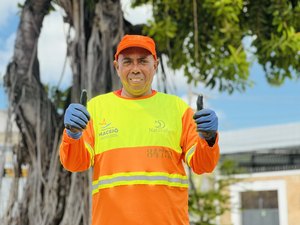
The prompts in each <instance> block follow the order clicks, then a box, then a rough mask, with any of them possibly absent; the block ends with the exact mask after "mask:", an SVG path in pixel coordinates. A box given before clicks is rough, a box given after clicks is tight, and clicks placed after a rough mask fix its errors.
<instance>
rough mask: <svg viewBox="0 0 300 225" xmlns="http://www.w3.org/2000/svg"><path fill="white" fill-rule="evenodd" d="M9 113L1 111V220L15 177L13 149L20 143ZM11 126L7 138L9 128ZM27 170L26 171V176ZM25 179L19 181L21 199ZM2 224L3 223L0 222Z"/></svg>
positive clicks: (16, 129)
mask: <svg viewBox="0 0 300 225" xmlns="http://www.w3.org/2000/svg"><path fill="white" fill-rule="evenodd" d="M8 121H9V120H8V116H7V111H4V110H0V124H1V126H0V218H1V216H2V215H3V213H4V210H5V209H6V205H7V202H8V200H9V196H10V195H9V194H10V187H11V184H12V180H13V176H14V169H13V166H14V165H13V163H14V154H13V147H14V145H16V144H17V143H18V142H19V132H18V128H17V126H16V124H15V123H14V121H13V118H11V120H10V121H11V123H8ZM9 126H10V129H9V131H10V132H9V133H10V136H7V133H6V131H7V128H8V127H9ZM26 172H27V169H24V174H25V173H26ZM24 182H25V179H24V178H20V180H19V197H20V198H21V196H22V194H21V193H22V188H23V186H24ZM0 222H1V221H0Z"/></svg>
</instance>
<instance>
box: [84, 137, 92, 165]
mask: <svg viewBox="0 0 300 225" xmlns="http://www.w3.org/2000/svg"><path fill="white" fill-rule="evenodd" d="M84 146H85V147H86V149H87V150H88V152H89V153H90V157H91V161H90V166H93V165H94V149H93V148H92V146H90V145H89V143H87V142H86V141H85V142H84Z"/></svg>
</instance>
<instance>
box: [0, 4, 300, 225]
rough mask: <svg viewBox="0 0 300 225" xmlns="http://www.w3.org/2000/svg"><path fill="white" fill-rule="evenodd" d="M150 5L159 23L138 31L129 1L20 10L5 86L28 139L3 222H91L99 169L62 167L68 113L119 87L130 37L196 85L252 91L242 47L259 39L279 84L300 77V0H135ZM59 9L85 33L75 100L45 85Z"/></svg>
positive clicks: (75, 41) (74, 42) (76, 49)
mask: <svg viewBox="0 0 300 225" xmlns="http://www.w3.org/2000/svg"><path fill="white" fill-rule="evenodd" d="M145 3H150V4H152V6H153V19H154V20H153V21H152V22H149V24H148V25H145V26H142V25H139V26H132V25H131V24H130V23H129V22H127V21H126V20H124V18H123V13H122V10H121V3H120V0H101V1H96V0H52V1H51V0H35V1H32V0H26V1H25V3H24V5H20V10H21V14H20V15H21V16H20V17H21V18H20V24H19V27H18V32H17V36H16V42H15V49H14V54H13V57H12V60H11V62H10V63H9V64H8V66H7V72H6V75H5V78H4V79H5V82H4V85H5V87H6V90H7V93H8V96H9V101H10V104H11V107H10V111H11V112H12V113H13V114H14V115H15V117H16V123H17V125H18V127H19V129H20V133H21V136H22V141H21V143H20V145H19V146H17V148H16V149H15V155H16V160H15V175H16V177H15V180H14V182H13V185H12V188H11V193H12V194H11V198H10V202H9V204H8V207H7V211H6V213H5V215H4V217H3V218H2V220H1V224H4V225H5V224H9V225H21V224H22V225H29V224H30V225H36V224H41V225H57V224H59V225H69V224H72V225H79V224H80V225H85V224H88V223H89V215H90V198H89V193H90V190H89V179H90V171H89V172H86V173H73V174H71V173H68V172H66V171H64V170H63V169H62V167H61V166H60V163H59V159H58V145H59V143H60V136H61V133H62V130H63V115H62V113H61V111H64V109H65V108H66V106H67V105H68V104H69V103H70V102H71V101H72V102H76V101H78V98H79V94H80V90H81V89H82V88H86V89H87V90H88V94H89V97H92V96H95V95H96V94H99V93H105V92H108V91H110V90H113V89H116V88H117V87H119V81H118V79H117V76H116V75H115V72H114V70H113V65H112V60H113V54H114V52H115V49H116V44H117V43H118V41H119V40H120V38H121V37H122V36H123V34H125V33H136V34H138V33H142V32H143V33H147V34H149V35H150V36H153V37H154V38H155V40H156V41H157V47H158V51H159V56H161V55H162V54H165V55H167V56H168V58H169V60H168V65H169V66H170V67H171V68H173V69H179V68H181V67H183V68H184V70H185V75H186V76H188V77H189V81H193V82H194V83H197V82H202V83H204V84H206V85H207V86H208V87H211V88H214V87H218V88H219V90H220V91H229V92H233V91H234V90H243V89H245V88H246V87H247V85H249V84H250V83H249V81H248V74H249V72H248V69H249V61H247V57H246V53H245V50H244V47H243V45H242V39H243V38H244V37H246V36H251V37H252V38H253V40H254V41H253V42H252V45H253V46H255V51H254V52H253V54H254V55H255V56H257V58H258V61H259V63H261V64H262V65H263V66H264V68H265V71H266V77H267V78H268V80H269V81H270V83H271V84H282V83H283V82H284V80H285V78H291V79H293V78H297V77H299V71H300V70H299V66H300V64H299V62H300V60H299V49H300V47H299V43H300V42H299V30H300V29H299V27H300V24H299V23H300V22H299V21H300V19H299V18H300V17H299V12H300V5H299V2H298V1H295V0H294V1H287V0H281V1H279V0H278V1H276V0H268V1H263V2H261V1H257V0H248V1H242V0H235V1H232V0H218V1H215V0H201V1H200V0H193V1H190V0H189V1H188V0H179V1H168V0H160V1H146V0H144V1H143V0H141V1H138V0H137V1H134V4H135V5H141V4H145ZM52 4H57V5H59V6H60V7H62V8H63V9H64V11H65V17H64V21H65V22H66V23H68V24H69V25H70V28H71V29H72V30H73V31H74V33H75V35H74V37H71V35H69V36H68V40H67V42H68V56H69V57H70V60H71V68H72V72H73V83H72V86H71V87H70V89H68V90H66V91H65V92H61V91H60V90H55V92H54V93H55V95H54V96H52V97H50V98H49V93H48V91H49V90H48V89H47V87H46V86H45V85H43V84H42V83H41V80H40V70H39V60H38V57H37V53H38V45H37V42H38V39H39V36H40V32H41V28H42V24H43V19H44V17H45V16H47V14H48V13H50V12H51V10H53V6H52ZM142 28H143V31H142ZM62 41H63V40H62ZM49 57H50V56H49ZM52 57H55V56H52ZM161 59H162V58H161ZM161 65H163V63H161ZM24 164H27V165H29V173H28V177H27V180H26V184H25V190H24V194H23V197H22V199H21V200H20V201H18V191H17V190H18V181H19V177H20V176H21V167H22V165H24Z"/></svg>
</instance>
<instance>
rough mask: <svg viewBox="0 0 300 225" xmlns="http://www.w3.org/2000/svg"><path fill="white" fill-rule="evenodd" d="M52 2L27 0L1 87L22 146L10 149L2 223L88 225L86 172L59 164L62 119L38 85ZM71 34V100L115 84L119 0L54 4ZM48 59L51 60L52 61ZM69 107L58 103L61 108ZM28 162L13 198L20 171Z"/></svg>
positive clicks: (60, 0)
mask: <svg viewBox="0 0 300 225" xmlns="http://www.w3.org/2000/svg"><path fill="white" fill-rule="evenodd" d="M50 2H51V0H35V1H31V0H26V2H25V4H24V6H23V8H22V14H21V20H20V24H19V27H18V32H17V37H16V42H15V49H14V55H13V58H12V61H11V62H10V63H9V65H8V66H7V72H6V75H5V78H4V79H5V82H4V83H5V84H4V85H5V87H6V90H7V93H8V96H9V101H10V104H11V106H10V107H11V108H12V111H13V113H14V114H15V116H16V123H17V126H18V128H19V130H20V133H21V136H22V142H21V143H20V145H19V146H18V148H17V149H16V150H15V154H16V156H17V157H16V161H15V175H16V177H15V178H14V182H13V184H12V187H11V197H10V201H9V204H8V207H7V210H6V213H5V215H4V217H3V218H2V220H0V221H1V224H3V225H37V224H38V225H58V224H60V225H70V224H72V225H87V224H89V223H90V200H91V198H90V194H91V192H90V188H91V187H90V179H91V171H87V172H85V173H73V174H71V173H69V172H67V171H65V170H64V169H63V168H62V167H61V165H60V162H59V157H58V147H59V143H60V137H61V134H62V130H63V118H62V115H60V114H59V113H58V111H57V108H56V106H55V105H54V104H53V103H52V102H51V100H50V99H49V98H48V93H47V92H46V91H45V88H44V86H43V84H42V83H41V81H40V71H39V61H38V58H37V50H38V48H37V43H38V38H39V36H40V31H41V27H42V23H43V19H44V17H45V15H46V14H47V13H48V12H49V7H50ZM56 3H57V4H59V5H60V6H61V7H62V8H64V10H65V12H66V18H65V21H66V22H68V23H70V25H71V26H72V27H73V29H74V31H75V37H74V39H69V40H68V52H69V56H70V58H71V67H72V71H73V85H72V88H71V96H72V97H71V101H73V102H75V101H78V99H79V95H80V90H81V89H82V88H86V89H87V90H88V94H89V97H92V96H95V95H97V94H99V93H105V92H108V91H111V90H112V89H116V88H118V87H119V86H120V84H119V79H118V78H117V76H116V74H115V72H114V68H113V64H112V61H113V54H114V52H115V49H116V44H117V43H118V41H119V39H120V38H121V36H122V35H123V30H124V28H123V15H122V11H121V5H120V0H115V1H114V0H104V1H95V0H89V1H84V0H73V1H71V0H58V1H56ZM53 57H55V56H53ZM68 104H69V102H65V105H66V106H67V105H68ZM24 164H27V165H29V173H28V176H27V178H26V183H25V188H24V191H23V195H22V198H21V200H20V201H18V198H19V196H18V191H17V190H18V185H19V179H20V177H21V166H22V165H24Z"/></svg>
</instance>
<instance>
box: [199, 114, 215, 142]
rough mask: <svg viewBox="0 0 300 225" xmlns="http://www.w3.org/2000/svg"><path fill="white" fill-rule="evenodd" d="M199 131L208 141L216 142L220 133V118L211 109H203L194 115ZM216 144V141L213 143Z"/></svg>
mask: <svg viewBox="0 0 300 225" xmlns="http://www.w3.org/2000/svg"><path fill="white" fill-rule="evenodd" d="M194 120H195V122H196V124H197V131H198V132H199V135H200V137H202V138H204V139H205V140H206V141H211V140H215V137H216V133H217V131H218V117H217V115H216V113H215V112H214V111H213V110H211V109H201V110H199V111H197V112H196V113H195V114H194ZM213 143H214V141H213Z"/></svg>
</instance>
